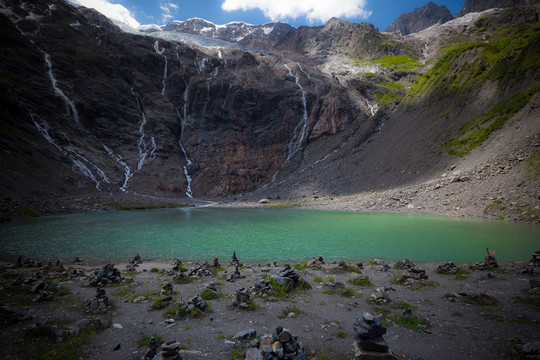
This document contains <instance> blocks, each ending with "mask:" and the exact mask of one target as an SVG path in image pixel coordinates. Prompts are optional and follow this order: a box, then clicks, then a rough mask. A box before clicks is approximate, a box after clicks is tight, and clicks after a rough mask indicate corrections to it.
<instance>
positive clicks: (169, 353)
mask: <svg viewBox="0 0 540 360" xmlns="http://www.w3.org/2000/svg"><path fill="white" fill-rule="evenodd" d="M179 346H180V343H178V342H177V341H175V340H171V341H167V342H166V343H164V344H161V352H160V353H159V354H157V355H156V356H154V358H153V359H152V360H182V356H180V354H179V352H180V348H179Z"/></svg>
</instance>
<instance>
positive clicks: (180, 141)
mask: <svg viewBox="0 0 540 360" xmlns="http://www.w3.org/2000/svg"><path fill="white" fill-rule="evenodd" d="M186 86H187V84H186ZM186 93H187V87H186V91H185V93H184V98H185V99H186V100H187V94H186ZM174 109H175V110H176V113H177V114H178V118H179V119H180V137H179V138H178V145H180V149H182V152H183V153H184V157H185V158H186V162H187V165H183V166H182V167H183V168H184V175H185V176H186V181H187V188H186V195H187V197H188V198H190V199H191V198H193V192H192V191H191V176H190V175H189V172H188V169H187V166H188V165H191V164H192V162H191V160H189V157H188V154H187V151H186V149H185V148H184V144H183V139H184V126H185V124H186V103H184V116H183V117H182V116H181V115H180V112H179V111H178V109H177V108H176V107H175V108H174Z"/></svg>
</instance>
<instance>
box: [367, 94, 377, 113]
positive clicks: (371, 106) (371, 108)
mask: <svg viewBox="0 0 540 360" xmlns="http://www.w3.org/2000/svg"><path fill="white" fill-rule="evenodd" d="M366 104H367V106H368V108H369V111H370V112H371V116H375V109H373V105H371V101H369V99H368V98H366Z"/></svg>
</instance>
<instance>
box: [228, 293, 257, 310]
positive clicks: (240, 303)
mask: <svg viewBox="0 0 540 360" xmlns="http://www.w3.org/2000/svg"><path fill="white" fill-rule="evenodd" d="M251 303H252V300H251V295H250V294H249V292H248V290H247V289H246V288H240V289H236V297H235V299H234V300H233V301H232V306H233V307H237V308H238V309H240V310H247V309H248V308H249V305H250V304H251Z"/></svg>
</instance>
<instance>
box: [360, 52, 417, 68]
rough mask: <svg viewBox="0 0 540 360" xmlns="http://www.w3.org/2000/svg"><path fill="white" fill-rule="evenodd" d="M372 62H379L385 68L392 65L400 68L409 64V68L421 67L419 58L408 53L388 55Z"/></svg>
mask: <svg viewBox="0 0 540 360" xmlns="http://www.w3.org/2000/svg"><path fill="white" fill-rule="evenodd" d="M371 64H379V65H381V67H383V68H387V67H390V66H398V67H399V68H402V67H404V66H407V67H408V68H415V67H421V65H420V63H419V62H418V60H416V59H414V58H412V57H410V56H408V55H387V56H383V57H382V58H380V59H377V60H375V61H373V62H372V63H371Z"/></svg>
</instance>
